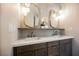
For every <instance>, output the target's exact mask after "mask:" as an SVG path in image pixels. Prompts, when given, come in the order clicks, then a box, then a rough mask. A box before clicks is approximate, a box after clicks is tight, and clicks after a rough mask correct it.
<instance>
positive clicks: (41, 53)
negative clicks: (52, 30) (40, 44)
mask: <svg viewBox="0 0 79 59" xmlns="http://www.w3.org/2000/svg"><path fill="white" fill-rule="evenodd" d="M35 56H47V48H41V49H37V50H35Z"/></svg>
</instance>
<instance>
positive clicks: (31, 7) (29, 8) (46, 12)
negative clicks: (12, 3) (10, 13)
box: [21, 3, 62, 29]
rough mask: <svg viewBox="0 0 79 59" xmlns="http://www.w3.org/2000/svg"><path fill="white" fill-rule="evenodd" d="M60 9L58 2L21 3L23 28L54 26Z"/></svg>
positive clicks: (57, 22)
mask: <svg viewBox="0 0 79 59" xmlns="http://www.w3.org/2000/svg"><path fill="white" fill-rule="evenodd" d="M60 10H62V4H60V3H50V4H49V3H36V4H35V3H21V12H22V14H23V16H22V23H23V25H24V26H25V28H49V29H50V28H56V27H57V26H59V21H56V20H55V19H56V17H57V16H59V15H60Z"/></svg>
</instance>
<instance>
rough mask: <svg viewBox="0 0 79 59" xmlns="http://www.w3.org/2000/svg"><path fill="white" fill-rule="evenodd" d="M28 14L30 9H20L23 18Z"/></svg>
mask: <svg viewBox="0 0 79 59" xmlns="http://www.w3.org/2000/svg"><path fill="white" fill-rule="evenodd" d="M28 12H30V9H29V8H26V7H22V14H23V15H24V16H26V15H27V14H28Z"/></svg>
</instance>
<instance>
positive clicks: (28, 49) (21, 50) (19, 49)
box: [13, 45, 34, 53]
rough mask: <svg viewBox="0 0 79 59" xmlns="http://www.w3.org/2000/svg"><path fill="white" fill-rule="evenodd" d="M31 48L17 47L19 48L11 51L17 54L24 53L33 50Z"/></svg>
mask: <svg viewBox="0 0 79 59" xmlns="http://www.w3.org/2000/svg"><path fill="white" fill-rule="evenodd" d="M33 49H34V48H33V46H32V45H25V46H19V47H14V48H13V50H14V51H16V52H17V53H22V52H26V51H30V50H33Z"/></svg>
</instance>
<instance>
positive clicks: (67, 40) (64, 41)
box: [60, 39, 72, 44]
mask: <svg viewBox="0 0 79 59" xmlns="http://www.w3.org/2000/svg"><path fill="white" fill-rule="evenodd" d="M69 42H72V39H65V40H61V41H60V44H64V43H69Z"/></svg>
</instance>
